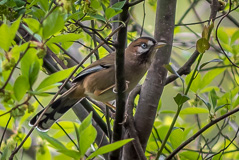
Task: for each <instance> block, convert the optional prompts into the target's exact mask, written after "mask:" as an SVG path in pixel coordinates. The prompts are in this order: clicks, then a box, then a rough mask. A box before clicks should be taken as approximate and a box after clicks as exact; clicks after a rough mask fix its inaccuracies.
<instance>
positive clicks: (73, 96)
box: [29, 37, 166, 132]
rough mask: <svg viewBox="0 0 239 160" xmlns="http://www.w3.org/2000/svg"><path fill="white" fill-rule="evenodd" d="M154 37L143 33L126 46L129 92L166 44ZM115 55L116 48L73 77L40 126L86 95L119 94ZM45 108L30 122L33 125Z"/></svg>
mask: <svg viewBox="0 0 239 160" xmlns="http://www.w3.org/2000/svg"><path fill="white" fill-rule="evenodd" d="M165 45H166V43H165V42H157V41H156V40H155V39H154V38H151V37H140V38H137V39H135V40H134V41H132V42H131V43H130V44H129V46H128V47H127V48H126V49H125V53H124V55H125V63H124V69H125V80H126V89H125V92H126V93H129V92H130V91H131V90H132V89H133V88H134V87H135V86H136V85H137V84H138V82H139V81H140V80H141V78H142V77H143V76H144V75H145V73H146V72H147V70H148V68H149V67H150V65H151V63H152V61H153V57H154V55H155V53H156V51H157V50H158V49H159V48H161V47H163V46H165ZM115 57H116V52H113V53H111V54H108V55H107V56H105V57H103V58H102V59H99V60H96V61H95V62H93V63H92V64H90V65H89V66H88V67H86V68H85V69H84V70H82V71H81V72H80V73H79V74H78V75H77V76H76V77H75V78H74V79H73V81H72V83H73V85H72V87H71V88H70V89H69V90H68V91H66V92H65V93H63V94H62V95H61V96H60V97H59V98H58V99H56V100H55V101H54V102H53V103H52V104H51V105H50V107H48V108H47V111H45V113H44V114H43V116H42V117H41V119H40V121H39V123H38V124H37V126H36V128H37V129H38V130H39V131H42V132H46V131H48V130H49V129H50V127H51V126H52V125H53V124H54V123H55V122H56V121H57V120H58V119H59V118H60V117H61V116H62V115H63V114H64V113H66V112H67V111H68V110H69V109H70V108H71V107H73V106H74V105H75V104H76V103H77V102H78V101H79V100H81V99H82V98H84V97H90V98H93V99H95V100H97V101H101V102H105V103H107V102H109V101H112V100H114V99H115V98H116V93H115ZM43 111H44V109H43V110H41V111H40V112H39V113H37V114H36V115H35V116H34V117H33V118H32V119H31V120H30V122H29V125H30V126H33V125H34V124H35V123H36V121H37V120H38V118H39V116H40V115H41V113H42V112H43Z"/></svg>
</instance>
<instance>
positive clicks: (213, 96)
mask: <svg viewBox="0 0 239 160" xmlns="http://www.w3.org/2000/svg"><path fill="white" fill-rule="evenodd" d="M218 98H219V97H218V96H217V93H216V91H215V90H214V89H213V90H211V91H210V100H211V102H212V106H213V108H215V107H216V105H217V99H218Z"/></svg>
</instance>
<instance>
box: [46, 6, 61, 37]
mask: <svg viewBox="0 0 239 160" xmlns="http://www.w3.org/2000/svg"><path fill="white" fill-rule="evenodd" d="M63 27H64V20H63V17H62V15H61V14H60V12H59V11H58V10H56V11H54V12H53V13H52V14H50V15H49V16H48V17H47V18H46V19H45V20H44V22H43V38H44V39H47V38H48V37H50V36H52V35H54V34H55V33H57V32H59V31H60V30H62V29H63Z"/></svg>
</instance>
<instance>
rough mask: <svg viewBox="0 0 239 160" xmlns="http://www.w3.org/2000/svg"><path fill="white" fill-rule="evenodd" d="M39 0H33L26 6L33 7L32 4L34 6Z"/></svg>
mask: <svg viewBox="0 0 239 160" xmlns="http://www.w3.org/2000/svg"><path fill="white" fill-rule="evenodd" d="M38 1H39V0H33V1H32V2H31V3H30V4H29V5H28V6H27V7H26V8H27V9H29V8H31V7H32V6H34V5H35V4H37V2H38Z"/></svg>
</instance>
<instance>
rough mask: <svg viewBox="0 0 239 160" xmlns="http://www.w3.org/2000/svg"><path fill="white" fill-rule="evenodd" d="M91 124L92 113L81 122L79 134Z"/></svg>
mask: <svg viewBox="0 0 239 160" xmlns="http://www.w3.org/2000/svg"><path fill="white" fill-rule="evenodd" d="M91 124H92V112H90V114H89V115H88V116H87V117H86V118H85V119H84V120H83V122H82V123H81V125H80V128H79V132H80V134H81V133H82V132H83V131H84V130H85V129H86V128H87V127H89V126H90V125H91Z"/></svg>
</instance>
